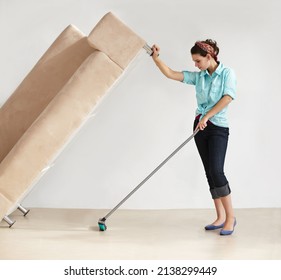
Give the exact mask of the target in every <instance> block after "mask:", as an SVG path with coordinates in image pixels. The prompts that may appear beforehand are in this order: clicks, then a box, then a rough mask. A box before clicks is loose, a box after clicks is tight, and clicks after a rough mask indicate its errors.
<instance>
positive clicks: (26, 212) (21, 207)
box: [18, 204, 30, 216]
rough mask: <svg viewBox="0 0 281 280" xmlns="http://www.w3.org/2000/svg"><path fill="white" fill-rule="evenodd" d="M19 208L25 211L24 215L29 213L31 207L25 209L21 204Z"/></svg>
mask: <svg viewBox="0 0 281 280" xmlns="http://www.w3.org/2000/svg"><path fill="white" fill-rule="evenodd" d="M18 209H19V210H20V211H21V212H22V213H23V215H24V216H26V215H27V214H28V212H29V211H30V209H25V208H24V207H23V206H22V205H20V204H19V206H18Z"/></svg>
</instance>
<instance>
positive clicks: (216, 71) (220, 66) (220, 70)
mask: <svg viewBox="0 0 281 280" xmlns="http://www.w3.org/2000/svg"><path fill="white" fill-rule="evenodd" d="M223 69H224V66H223V64H222V63H221V62H219V65H218V67H217V69H216V70H215V72H214V73H216V74H217V75H220V74H221V72H222V70H223ZM205 75H209V73H208V71H207V70H204V71H201V72H200V76H201V77H202V76H205Z"/></svg>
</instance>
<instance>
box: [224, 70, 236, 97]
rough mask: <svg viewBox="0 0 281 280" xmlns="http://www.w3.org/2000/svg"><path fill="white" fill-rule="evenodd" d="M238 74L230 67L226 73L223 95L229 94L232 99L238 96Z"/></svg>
mask: <svg viewBox="0 0 281 280" xmlns="http://www.w3.org/2000/svg"><path fill="white" fill-rule="evenodd" d="M236 84H237V82H236V75H235V73H234V71H233V70H232V69H228V71H227V73H226V74H225V84H224V92H223V95H229V96H230V97H231V98H232V99H235V98H236Z"/></svg>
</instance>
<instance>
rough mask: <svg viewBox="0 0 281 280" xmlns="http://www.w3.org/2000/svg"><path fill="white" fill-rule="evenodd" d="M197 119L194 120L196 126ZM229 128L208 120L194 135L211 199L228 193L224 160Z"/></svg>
mask: <svg viewBox="0 0 281 280" xmlns="http://www.w3.org/2000/svg"><path fill="white" fill-rule="evenodd" d="M197 124H198V120H195V121H194V128H193V129H195V128H196V126H197ZM228 135H229V128H226V127H219V126H216V125H214V124H212V123H211V122H208V125H207V127H206V128H205V129H204V130H201V131H199V132H198V133H197V134H196V135H195V143H196V146H197V149H198V152H199V154H200V157H201V160H202V162H203V165H204V169H205V173H206V176H207V180H208V184H209V187H210V192H211V195H212V198H213V199H216V198H220V197H224V196H227V195H229V194H230V192H231V190H230V187H229V184H228V180H227V179H226V177H225V174H224V160H225V154H226V149H227V143H228Z"/></svg>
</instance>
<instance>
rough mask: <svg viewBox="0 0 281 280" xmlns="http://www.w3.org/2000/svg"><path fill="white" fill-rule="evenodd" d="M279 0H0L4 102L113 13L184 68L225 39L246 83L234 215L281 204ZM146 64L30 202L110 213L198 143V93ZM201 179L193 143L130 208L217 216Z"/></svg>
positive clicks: (232, 149)
mask: <svg viewBox="0 0 281 280" xmlns="http://www.w3.org/2000/svg"><path fill="white" fill-rule="evenodd" d="M279 3H280V1H278V0H267V1H256V0H248V1H245V0H236V1H225V0H213V1H205V0H201V1H188V0H173V1H172V0H171V1H168V0H161V1H160V0H143V1H136V0H103V1H100V0H80V1H76V0H59V1H57V0H49V1H43V0H41V1H38V0H25V1H21V0H12V1H10V0H0V31H1V38H2V40H1V45H0V50H1V51H0V61H1V63H0V77H1V83H0V104H3V103H4V102H5V100H6V99H7V98H8V97H9V95H10V94H12V92H13V91H14V89H15V88H16V87H17V85H18V84H19V83H20V82H21V81H22V80H23V78H24V77H25V76H26V75H27V74H28V72H29V71H30V70H31V68H32V67H33V66H34V64H35V63H36V62H37V60H38V59H39V58H40V57H41V55H42V54H43V53H44V52H45V51H46V49H47V48H48V47H49V46H50V44H51V43H52V42H53V41H54V39H55V38H56V37H57V36H58V35H59V33H60V32H61V31H62V30H63V29H64V28H65V27H66V26H67V25H68V24H70V23H72V24H74V25H76V26H77V27H78V28H79V29H80V30H81V31H83V32H84V33H85V34H88V33H89V32H90V31H91V30H92V28H93V27H94V26H95V24H96V23H97V22H98V20H99V19H100V18H101V17H102V16H103V15H104V14H105V13H106V12H108V11H112V12H113V13H115V14H116V15H117V16H118V17H119V18H120V19H122V20H123V21H124V22H125V23H126V24H127V25H129V26H130V27H131V28H132V29H134V30H135V31H136V32H137V33H138V34H139V35H140V36H142V37H143V38H145V39H146V40H147V42H148V43H149V44H153V43H158V44H159V45H160V46H161V48H162V49H161V57H162V59H163V60H164V61H166V63H167V64H168V65H169V66H171V67H172V68H174V69H176V70H182V69H193V70H195V68H194V66H193V63H192V61H191V58H190V54H189V49H190V47H191V46H192V45H193V43H194V42H195V41H196V40H198V39H206V38H213V39H216V40H217V41H218V43H219V46H220V47H221V52H220V55H219V59H220V60H221V61H222V62H223V63H224V64H225V65H227V66H230V67H232V68H233V69H234V70H235V71H236V74H237V77H238V92H237V100H235V101H234V102H233V103H232V104H231V105H230V110H229V118H230V124H231V128H230V142H229V150H228V155H227V159H226V174H227V176H228V179H229V181H230V184H231V187H232V190H233V201H234V206H235V207H237V208H240V207H241V208H244V207H281V184H280V179H279V177H280V155H281V153H280V146H279V143H280V133H279V130H280V128H279V126H280V123H279V116H280V112H279V109H280V104H281V98H280V87H279V84H280V81H279V80H280V62H281V61H280V54H279V52H280V43H281V40H280V31H279V29H278V26H280V24H281V19H280V16H279V11H280V6H281V4H279ZM137 60H138V61H137V63H134V65H133V67H132V69H131V71H129V72H128V73H127V75H126V76H125V77H124V79H122V81H120V83H119V84H118V85H117V86H116V87H115V88H114V89H113V90H112V91H111V93H110V94H109V96H108V97H107V98H106V99H105V100H104V101H103V102H102V103H101V104H100V106H99V107H98V109H97V111H96V116H95V117H94V118H92V119H91V120H90V121H89V122H88V123H87V124H86V125H85V126H84V127H83V128H82V129H81V131H80V133H78V135H76V137H75V138H74V140H73V141H72V142H71V144H70V145H69V146H67V147H66V149H65V150H64V151H63V153H62V154H61V155H60V156H59V158H58V159H57V160H56V162H55V165H54V167H53V168H52V169H50V170H49V172H48V173H47V174H46V175H45V176H44V177H43V178H42V179H41V180H40V181H39V182H38V184H37V185H36V186H35V188H34V189H33V191H32V192H31V193H30V194H29V195H28V197H26V199H25V200H24V202H23V205H25V206H27V207H60V208H68V207H76V208H111V207H113V206H114V205H115V204H116V203H117V202H119V201H120V200H121V199H122V198H123V197H124V196H125V195H126V194H127V193H128V192H129V191H130V190H131V189H132V188H133V187H135V186H136V185H137V184H138V183H139V182H140V181H141V180H142V179H143V178H144V177H145V176H146V175H147V174H148V173H149V172H150V171H152V169H153V168H154V167H156V166H157V165H158V164H159V163H160V162H161V161H162V160H163V159H164V158H165V157H166V156H167V155H169V154H170V153H171V152H172V151H173V150H174V149H175V148H176V147H177V146H178V145H179V144H181V142H183V141H184V140H185V138H187V137H188V136H189V135H190V133H191V131H192V123H193V118H194V110H195V105H196V103H195V95H194V88H193V87H192V86H188V85H184V84H181V83H178V82H174V81H171V80H167V79H166V78H165V77H164V76H162V74H161V73H160V72H159V71H158V70H157V68H156V67H155V65H154V64H153V63H152V61H151V58H150V57H149V56H147V55H146V54H143V55H141V56H140V58H139V59H137ZM27 164H28V163H27ZM204 176H205V175H204V171H203V167H202V164H201V162H200V160H199V156H198V154H197V151H196V147H195V145H194V143H193V142H192V143H189V144H188V145H187V146H186V147H185V148H184V149H183V150H182V151H181V152H180V153H179V154H178V155H177V156H175V157H174V158H173V159H172V160H171V161H170V162H169V163H168V164H167V165H166V166H165V167H163V169H161V170H160V171H159V172H158V173H157V174H156V175H155V176H154V177H153V178H151V179H150V180H149V181H148V182H147V183H146V184H145V185H144V186H143V187H142V188H141V190H139V191H138V192H137V193H136V194H135V195H134V196H133V197H132V198H131V199H130V200H129V201H128V202H126V203H125V205H124V208H208V207H211V206H212V201H211V199H210V195H209V191H208V186H207V182H206V179H205V177H204Z"/></svg>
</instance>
